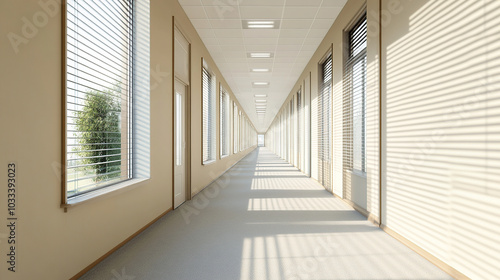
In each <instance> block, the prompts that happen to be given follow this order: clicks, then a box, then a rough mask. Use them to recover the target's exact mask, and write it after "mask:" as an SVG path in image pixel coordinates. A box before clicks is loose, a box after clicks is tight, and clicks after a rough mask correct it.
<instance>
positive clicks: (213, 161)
mask: <svg viewBox="0 0 500 280" xmlns="http://www.w3.org/2000/svg"><path fill="white" fill-rule="evenodd" d="M212 163H215V159H213V160H207V161H204V162H203V165H210V164H212Z"/></svg>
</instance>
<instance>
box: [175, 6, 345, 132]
mask: <svg viewBox="0 0 500 280" xmlns="http://www.w3.org/2000/svg"><path fill="white" fill-rule="evenodd" d="M346 1H347V0H179V3H180V4H181V6H182V7H183V9H184V11H185V12H186V14H187V15H188V17H189V19H190V20H191V22H192V23H193V25H194V27H195V28H196V30H197V32H198V34H199V35H200V37H201V39H202V40H203V42H204V43H205V45H206V47H207V49H208V51H209V52H210V54H211V55H212V58H213V59H214V60H215V63H216V64H217V67H218V68H219V70H220V71H221V72H222V75H223V76H224V78H225V79H226V81H227V82H228V84H229V86H230V87H231V90H232V91H233V93H234V94H235V95H236V98H237V99H238V101H239V103H240V104H242V106H243V109H244V110H245V112H246V113H247V115H248V116H249V118H250V120H251V121H252V123H253V124H254V125H255V127H256V129H257V130H258V131H259V132H265V131H266V130H267V128H268V127H269V125H270V124H271V122H272V121H273V119H274V117H275V116H276V114H277V113H278V111H279V109H280V108H281V105H282V104H283V102H284V100H285V99H286V97H287V96H288V94H289V93H290V91H291V90H292V87H293V86H294V85H295V83H296V82H297V80H298V78H299V76H300V74H301V73H302V71H303V70H304V68H305V66H306V65H307V63H308V62H309V60H310V59H311V57H312V55H313V54H314V52H315V51H316V49H317V48H318V46H319V44H320V43H321V41H322V40H323V38H324V36H325V35H326V33H327V31H328V29H330V27H331V26H332V24H333V22H334V20H335V19H336V18H337V15H338V14H339V13H340V10H341V9H342V8H343V7H344V5H345V2H346ZM245 19H246V20H264V19H268V20H270V19H272V20H281V22H280V28H279V29H243V28H242V20H245ZM249 52H271V53H273V54H274V57H272V58H249V57H248V56H247V53H249ZM252 68H269V69H270V72H267V73H253V72H251V69H252ZM253 82H269V86H268V87H265V88H263V87H257V88H256V87H254V86H253V85H252V83H253ZM255 94H267V98H265V99H267V109H266V113H265V115H260V117H258V115H257V113H256V109H255V99H262V98H260V97H259V98H256V97H254V95H255Z"/></svg>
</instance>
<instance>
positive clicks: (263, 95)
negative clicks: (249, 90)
mask: <svg viewBox="0 0 500 280" xmlns="http://www.w3.org/2000/svg"><path fill="white" fill-rule="evenodd" d="M254 96H255V97H267V94H255V95H254Z"/></svg>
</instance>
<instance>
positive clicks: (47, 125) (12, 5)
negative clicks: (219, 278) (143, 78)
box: [0, 0, 252, 279]
mask: <svg viewBox="0 0 500 280" xmlns="http://www.w3.org/2000/svg"><path fill="white" fill-rule="evenodd" d="M43 11H44V10H43V9H42V7H41V6H39V4H38V1H17V0H5V1H1V2H0V18H1V22H2V24H1V25H0V34H1V35H2V37H1V38H2V39H1V40H0V49H1V51H0V61H1V64H0V106H1V110H0V119H1V123H0V131H1V137H0V141H1V142H0V162H1V164H2V168H3V170H2V171H1V172H0V181H1V182H4V183H2V188H1V189H2V191H0V201H1V202H0V205H1V206H2V211H0V220H1V223H2V225H3V224H5V222H6V209H5V208H6V207H5V202H6V201H7V191H6V188H5V187H4V186H5V184H6V183H5V182H7V177H6V176H7V173H6V172H7V170H6V168H7V163H8V162H10V161H15V162H17V164H18V170H17V174H18V206H17V208H18V214H17V215H18V217H19V221H18V228H17V238H18V246H17V254H18V267H17V269H18V271H17V272H16V273H8V272H7V266H6V263H5V262H4V259H5V252H7V242H6V236H7V235H6V234H7V231H6V230H7V228H6V227H5V226H2V227H1V228H0V252H1V254H2V257H0V259H1V260H2V264H1V265H0V278H1V279H68V278H70V277H72V276H73V275H75V274H77V273H78V272H79V271H81V270H82V269H83V268H85V267H86V266H87V265H89V264H90V263H92V262H93V261H95V260H97V259H98V258H99V257H101V256H102V255H104V254H105V253H106V252H108V251H109V250H110V249H112V248H113V247H114V246H116V245H118V244H119V243H120V242H122V241H123V240H125V239H126V238H128V237H129V236H131V235H132V234H133V233H135V232H136V231H137V230H139V229H140V228H141V227H143V226H144V225H146V224H147V223H149V222H150V221H152V220H153V219H155V218H156V217H158V216H159V215H160V214H162V213H164V212H165V211H167V210H168V209H170V208H171V207H172V183H171V182H172V121H171V119H172V76H171V75H170V73H171V72H172V15H175V17H176V19H177V21H178V23H179V25H181V27H182V30H183V31H185V32H186V33H187V34H186V35H187V36H188V37H189V39H190V40H191V43H192V65H191V66H192V113H193V114H192V116H191V120H192V174H195V176H193V180H192V192H193V193H197V192H198V191H200V190H201V189H202V188H203V187H205V186H206V185H207V184H209V183H210V182H211V181H212V180H214V179H215V178H216V177H217V176H219V175H220V174H221V173H222V172H223V171H224V170H226V169H227V168H228V167H230V166H231V164H233V163H234V162H236V161H237V160H239V159H241V158H242V157H243V156H244V155H246V154H247V153H248V152H249V151H250V150H252V149H247V150H246V151H244V152H241V153H239V154H237V155H231V156H229V157H227V158H225V159H223V160H217V162H216V163H214V164H211V165H209V166H202V165H201V109H200V108H201V57H205V58H206V59H207V60H208V62H209V64H210V66H211V67H212V69H214V71H215V72H216V75H217V81H221V82H222V83H223V85H224V87H225V88H226V89H227V90H228V91H230V88H229V87H228V86H227V84H226V82H225V81H224V80H223V79H222V75H221V74H220V72H219V71H218V69H217V67H216V65H215V63H214V62H213V60H212V59H211V58H210V56H209V54H208V51H207V50H206V48H205V47H204V45H203V44H202V41H201V39H200V38H199V37H198V35H197V34H196V32H195V30H194V28H193V27H192V25H191V24H190V22H189V21H188V19H187V17H186V15H185V14H184V12H183V10H182V8H181V7H180V5H179V4H178V3H177V1H173V0H169V1H162V0H153V1H151V71H152V72H157V74H160V75H156V76H155V75H154V74H152V75H151V87H152V90H151V179H149V180H147V181H145V182H142V183H140V184H137V185H135V186H134V187H129V188H126V189H125V190H123V191H118V192H115V193H113V194H111V195H108V196H106V197H102V198H98V199H94V200H91V201H88V202H85V203H84V204H81V205H78V206H75V207H74V208H70V209H69V210H68V212H67V213H64V211H63V209H61V208H60V207H59V205H60V203H61V199H60V197H61V181H60V169H59V167H60V161H61V149H62V147H61V133H62V127H61V115H62V112H61V98H62V94H61V71H62V68H61V52H62V48H61V30H62V25H61V19H60V17H61V12H60V10H58V12H57V13H56V14H55V15H53V16H48V17H47V18H48V21H47V23H44V24H41V23H43V22H41V23H40V25H39V27H37V29H38V30H37V32H36V33H35V34H34V35H33V36H32V38H28V39H27V40H28V42H27V44H21V45H20V46H19V51H18V53H16V52H15V51H14V49H13V48H12V46H11V44H10V42H9V40H8V39H7V36H6V35H7V34H8V33H10V32H14V33H16V34H18V35H21V34H22V33H21V32H22V27H23V21H22V19H23V18H24V17H25V18H27V19H29V20H30V21H31V22H33V16H34V15H37V13H38V14H40V13H41V12H43ZM162 73H168V75H166V76H163V74H162ZM231 97H232V100H234V96H233V95H231ZM239 107H240V108H241V106H239ZM217 129H219V128H217ZM217 135H218V134H217ZM217 149H219V146H217ZM217 151H218V150H217ZM217 154H218V153H217ZM167 253H168V252H167ZM117 269H118V270H119V268H117ZM110 277H111V274H110Z"/></svg>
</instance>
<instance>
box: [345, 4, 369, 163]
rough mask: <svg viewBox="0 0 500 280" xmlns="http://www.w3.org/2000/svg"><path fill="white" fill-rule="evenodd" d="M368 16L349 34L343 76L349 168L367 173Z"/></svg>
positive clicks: (361, 19) (357, 23) (362, 18)
mask: <svg viewBox="0 0 500 280" xmlns="http://www.w3.org/2000/svg"><path fill="white" fill-rule="evenodd" d="M366 35H367V23H366V14H365V15H363V16H362V17H361V18H360V19H359V20H358V21H357V22H356V23H355V24H354V26H353V28H352V29H351V30H350V31H349V32H348V43H349V47H348V55H347V60H346V63H345V73H344V90H345V92H344V118H345V120H344V126H345V128H344V131H345V132H346V134H345V137H346V139H344V146H345V147H346V148H347V151H348V152H350V155H348V157H347V159H348V162H346V167H348V168H350V169H352V170H356V171H360V172H366Z"/></svg>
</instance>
